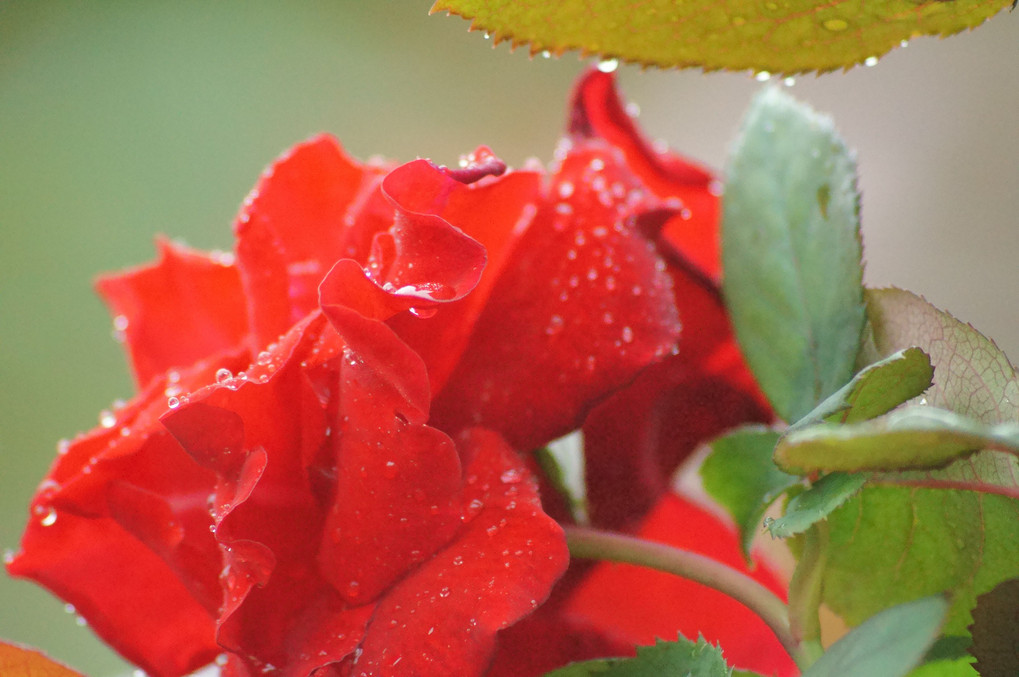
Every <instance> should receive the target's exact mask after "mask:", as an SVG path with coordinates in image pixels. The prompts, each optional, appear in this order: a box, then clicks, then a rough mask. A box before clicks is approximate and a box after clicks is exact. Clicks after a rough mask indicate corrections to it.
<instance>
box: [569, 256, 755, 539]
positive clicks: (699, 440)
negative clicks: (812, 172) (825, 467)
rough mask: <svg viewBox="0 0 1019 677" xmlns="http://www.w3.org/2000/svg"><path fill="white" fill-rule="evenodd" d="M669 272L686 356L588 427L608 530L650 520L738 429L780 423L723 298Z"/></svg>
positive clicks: (591, 495)
mask: <svg viewBox="0 0 1019 677" xmlns="http://www.w3.org/2000/svg"><path fill="white" fill-rule="evenodd" d="M670 263H673V264H674V263H675V262H674V261H670ZM670 272H671V273H672V278H673V284H674V288H675V290H676V292H675V293H676V305H677V306H678V308H679V314H680V317H681V318H682V321H683V332H682V333H681V334H680V337H679V351H678V353H677V354H676V355H672V356H669V357H668V358H666V359H665V360H664V361H663V362H661V363H659V364H656V365H653V366H652V367H649V368H648V369H646V370H644V371H643V372H641V373H640V375H639V376H638V377H637V378H636V380H634V382H633V383H632V384H630V385H629V386H627V387H626V388H624V389H622V390H620V391H618V392H616V393H614V394H613V395H612V396H611V397H610V398H609V399H607V400H605V401H604V402H602V403H601V404H599V405H598V406H597V407H596V408H595V409H593V410H592V411H591V413H590V414H589V415H588V417H587V419H586V420H585V421H584V427H583V430H584V456H585V458H586V463H585V466H586V468H587V472H586V480H587V501H588V512H589V516H590V518H591V521H592V524H595V525H597V526H600V527H603V528H617V529H618V528H625V527H627V526H631V525H632V524H633V523H634V522H635V521H637V520H639V519H641V517H643V515H644V513H646V512H647V511H648V510H649V509H651V507H652V506H654V505H655V503H656V502H657V500H658V498H659V497H660V496H661V495H663V494H664V493H665V492H667V491H668V489H669V486H670V482H671V479H672V476H673V474H674V473H675V471H676V468H677V467H678V466H679V464H680V463H682V462H683V461H684V460H685V459H686V458H687V457H688V456H689V455H690V454H691V453H693V452H694V450H696V449H697V447H698V446H699V445H701V444H703V443H705V442H706V441H708V440H710V439H712V438H714V437H716V436H718V435H719V434H721V433H722V432H724V431H726V430H728V429H730V428H732V427H735V426H737V425H740V424H744V423H751V422H761V423H764V422H768V421H770V420H772V414H771V411H770V409H769V408H768V405H767V401H766V400H765V399H764V396H763V395H762V394H761V392H760V389H759V388H758V387H757V384H756V383H755V381H754V378H753V376H752V375H751V374H750V371H749V369H748V368H747V366H746V364H745V362H744V361H743V357H742V355H741V354H740V352H739V348H738V346H737V345H736V342H735V339H734V338H733V335H732V329H731V327H730V325H729V320H728V317H727V316H726V314H725V308H724V306H723V304H722V300H721V297H720V295H719V293H718V290H717V289H716V288H715V287H714V286H713V285H711V284H710V283H708V282H706V281H705V280H704V278H703V277H700V276H691V275H689V274H688V272H687V269H686V268H683V267H680V266H677V265H672V266H670Z"/></svg>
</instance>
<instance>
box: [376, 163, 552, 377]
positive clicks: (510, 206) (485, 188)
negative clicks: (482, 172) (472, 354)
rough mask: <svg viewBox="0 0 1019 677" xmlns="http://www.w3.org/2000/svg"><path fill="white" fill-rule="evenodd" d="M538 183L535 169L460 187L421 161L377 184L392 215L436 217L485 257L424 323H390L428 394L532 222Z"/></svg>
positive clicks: (449, 366) (445, 373) (455, 356)
mask: <svg viewBox="0 0 1019 677" xmlns="http://www.w3.org/2000/svg"><path fill="white" fill-rule="evenodd" d="M477 152H480V149H479V151H476V153H477ZM541 181H542V177H541V175H540V174H539V173H537V172H528V171H524V172H519V171H513V172H509V173H508V174H505V175H502V176H499V177H498V178H494V177H493V178H490V179H484V180H479V181H478V182H475V183H472V184H470V185H465V184H464V183H462V182H460V181H457V180H454V179H453V178H451V176H450V170H443V169H440V168H439V167H436V166H435V165H433V164H431V163H430V162H428V161H427V160H415V161H414V162H408V163H407V164H405V165H401V166H400V167H397V168H396V169H394V170H393V171H392V172H390V174H389V175H388V176H387V177H386V178H385V180H384V181H383V184H382V187H383V192H384V193H385V194H386V196H387V198H388V199H389V200H390V201H391V202H392V204H393V205H395V206H396V207H397V209H398V210H400V211H402V212H404V213H408V214H432V215H435V216H438V217H440V218H442V219H444V220H445V221H446V222H448V223H449V224H451V225H452V226H454V227H455V228H458V229H459V230H461V231H463V232H464V233H466V234H467V235H468V236H470V237H471V238H472V239H474V240H476V241H477V242H479V243H481V244H482V245H483V246H484V248H485V252H486V254H487V260H488V262H487V264H486V265H485V270H484V273H483V274H482V276H481V279H480V281H479V282H478V283H477V286H476V287H475V288H474V290H473V291H471V293H470V294H468V295H467V296H465V297H464V298H462V299H461V300H459V301H458V302H457V303H450V304H442V305H439V306H435V310H436V314H435V316H434V317H432V318H430V320H429V321H428V322H419V321H417V318H415V317H410V316H407V315H399V316H395V317H393V318H392V319H390V320H389V324H390V326H392V327H393V328H394V329H395V330H396V331H397V333H398V334H400V336H401V337H402V338H403V339H404V340H405V341H406V342H407V343H408V344H409V345H410V346H411V347H412V348H413V349H414V350H415V351H416V352H417V353H418V354H419V355H421V357H422V358H423V359H424V360H425V363H426V364H427V365H428V375H429V378H430V379H431V384H432V391H433V392H438V391H439V390H441V389H442V387H443V385H444V384H445V382H446V380H447V378H448V377H449V374H450V372H451V371H452V370H453V368H454V367H455V366H456V363H457V361H458V360H459V359H460V355H461V353H462V352H463V350H464V348H465V346H466V345H467V340H468V339H469V338H470V334H471V331H472V330H473V328H474V324H475V323H476V322H477V319H478V317H479V316H480V314H481V312H482V310H483V309H484V306H485V304H486V303H487V301H488V298H489V296H490V294H491V292H492V289H493V287H494V286H495V283H496V282H497V281H498V279H499V277H500V276H501V275H502V271H503V269H504V268H505V265H506V263H507V261H508V260H509V258H510V254H511V252H512V251H513V248H514V247H515V246H516V244H517V242H518V241H519V239H520V237H521V235H522V234H523V232H524V231H525V230H526V228H527V227H528V225H529V224H530V221H531V219H532V218H533V217H534V213H535V210H536V209H537V203H538V202H539V200H540V199H541Z"/></svg>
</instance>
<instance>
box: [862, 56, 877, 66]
mask: <svg viewBox="0 0 1019 677" xmlns="http://www.w3.org/2000/svg"><path fill="white" fill-rule="evenodd" d="M863 65H864V66H867V67H868V68H872V67H874V66H876V65H877V57H876V56H868V57H867V58H866V59H864V60H863Z"/></svg>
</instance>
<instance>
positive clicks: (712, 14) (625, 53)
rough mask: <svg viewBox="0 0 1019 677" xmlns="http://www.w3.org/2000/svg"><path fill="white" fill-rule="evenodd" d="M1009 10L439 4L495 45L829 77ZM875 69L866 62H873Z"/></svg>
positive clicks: (908, 3) (614, 2)
mask: <svg viewBox="0 0 1019 677" xmlns="http://www.w3.org/2000/svg"><path fill="white" fill-rule="evenodd" d="M1010 2H1011V0H951V1H950V2H949V1H938V0H882V2H870V3H860V2H853V1H852V0H834V1H832V2H819V1H818V0H781V1H779V0H776V1H774V2H771V1H769V2H751V1H750V0H728V2H721V3H720V2H717V1H716V0H642V1H641V2H637V1H636V0H594V1H592V0H556V2H538V1H536V0H438V1H437V2H436V3H435V4H434V5H433V6H432V11H433V12H439V11H446V12H452V13H454V14H458V15H460V16H462V17H464V18H466V19H470V20H471V29H472V30H483V31H486V33H491V34H492V37H493V38H494V40H495V42H500V41H503V40H507V41H509V42H511V43H512V44H513V45H514V46H516V45H520V44H528V45H530V48H531V53H532V54H534V53H537V52H540V51H543V50H548V51H551V52H555V53H556V54H559V53H561V52H563V51H565V50H570V49H579V50H581V52H582V53H584V54H588V53H590V54H598V55H601V56H603V57H613V58H621V59H625V60H627V61H634V62H637V63H640V64H645V65H656V66H664V67H673V66H678V67H681V68H683V67H689V66H699V67H702V68H704V69H706V70H715V69H719V68H726V69H731V70H743V69H753V70H764V71H770V72H772V73H798V72H804V71H811V70H819V71H830V70H835V69H837V68H848V67H849V66H852V65H854V64H858V63H861V62H863V61H865V60H866V59H868V58H869V57H878V56H881V55H883V54H885V53H886V52H888V51H889V50H891V49H892V48H894V47H898V46H899V44H900V43H901V42H903V41H905V40H910V39H912V38H913V37H915V36H918V35H941V36H944V35H950V34H952V33H958V32H959V31H961V30H963V29H966V28H972V27H974V26H978V25H980V24H981V23H983V22H984V21H985V20H986V19H988V18H989V17H991V16H994V15H995V14H996V13H997V12H999V11H1000V10H1001V9H1003V8H1005V7H1007V6H1008V5H1009V4H1010ZM868 63H869V62H868Z"/></svg>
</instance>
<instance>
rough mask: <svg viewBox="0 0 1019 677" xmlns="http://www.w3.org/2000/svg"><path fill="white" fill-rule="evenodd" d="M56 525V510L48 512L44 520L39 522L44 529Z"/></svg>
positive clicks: (43, 517)
mask: <svg viewBox="0 0 1019 677" xmlns="http://www.w3.org/2000/svg"><path fill="white" fill-rule="evenodd" d="M56 523H57V511H56V510H54V509H53V508H50V509H49V510H47V511H46V514H45V515H43V516H42V519H40V520H39V524H41V525H43V526H44V527H51V526H53V525H54V524H56Z"/></svg>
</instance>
